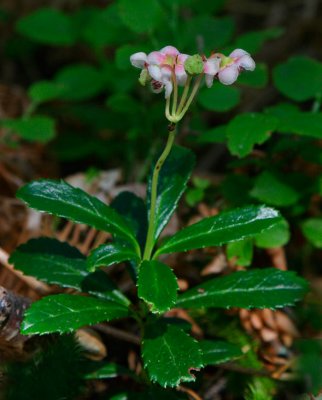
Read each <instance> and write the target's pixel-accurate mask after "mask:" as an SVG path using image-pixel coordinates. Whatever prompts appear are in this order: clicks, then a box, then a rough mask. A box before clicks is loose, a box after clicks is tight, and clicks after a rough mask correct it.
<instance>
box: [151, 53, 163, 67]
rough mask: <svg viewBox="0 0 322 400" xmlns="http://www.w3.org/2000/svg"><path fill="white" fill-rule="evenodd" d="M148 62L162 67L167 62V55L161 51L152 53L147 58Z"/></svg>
mask: <svg viewBox="0 0 322 400" xmlns="http://www.w3.org/2000/svg"><path fill="white" fill-rule="evenodd" d="M147 61H148V63H149V64H157V65H160V64H162V63H164V61H165V55H164V54H162V53H161V52H160V51H152V52H151V53H149V54H148V56H147Z"/></svg>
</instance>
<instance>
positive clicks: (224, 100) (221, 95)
mask: <svg viewBox="0 0 322 400" xmlns="http://www.w3.org/2000/svg"><path fill="white" fill-rule="evenodd" d="M239 100H240V91H239V90H238V88H236V87H234V86H225V85H222V84H221V83H218V82H214V85H213V86H212V87H211V88H210V89H208V88H204V89H202V90H200V94H199V96H198V101H199V103H200V104H201V105H202V106H203V107H204V108H205V109H206V110H210V111H218V112H225V111H229V110H231V109H232V108H234V107H236V106H237V104H238V103H239Z"/></svg>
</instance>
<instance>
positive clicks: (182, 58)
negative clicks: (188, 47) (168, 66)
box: [177, 53, 189, 65]
mask: <svg viewBox="0 0 322 400" xmlns="http://www.w3.org/2000/svg"><path fill="white" fill-rule="evenodd" d="M188 57H189V55H188V54H183V53H180V54H179V55H178V57H177V64H182V65H183V64H184V63H185V62H186V60H187V58H188Z"/></svg>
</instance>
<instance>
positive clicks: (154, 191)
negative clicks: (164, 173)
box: [143, 124, 176, 260]
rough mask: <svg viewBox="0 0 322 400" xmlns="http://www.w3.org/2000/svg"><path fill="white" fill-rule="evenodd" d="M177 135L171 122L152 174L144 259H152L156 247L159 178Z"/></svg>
mask: <svg viewBox="0 0 322 400" xmlns="http://www.w3.org/2000/svg"><path fill="white" fill-rule="evenodd" d="M175 135H176V126H175V125H174V124H171V125H170V126H169V136H168V140H167V143H166V146H165V148H164V150H163V152H162V154H161V155H160V157H159V159H158V161H157V163H156V165H155V167H154V170H153V175H152V183H151V203H150V211H149V226H148V233H147V238H146V243H145V248H144V253H143V260H150V259H151V254H152V251H153V247H154V235H155V214H156V201H157V195H158V180H159V174H160V171H161V168H162V166H163V164H164V162H165V160H166V159H167V157H168V155H169V154H170V151H171V148H172V146H173V143H174V139H175Z"/></svg>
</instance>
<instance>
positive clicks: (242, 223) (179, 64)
mask: <svg viewBox="0 0 322 400" xmlns="http://www.w3.org/2000/svg"><path fill="white" fill-rule="evenodd" d="M130 60H131V63H132V65H133V66H135V67H137V68H140V69H141V74H140V78H139V80H140V83H141V84H143V85H146V84H147V83H149V84H150V85H151V89H152V91H154V92H156V93H160V92H162V91H164V92H165V99H166V100H165V102H166V105H165V116H166V118H167V120H168V121H169V122H170V125H169V127H168V140H167V143H166V146H165V148H164V150H163V151H162V152H161V154H160V156H159V157H158V159H157V160H156V162H155V165H154V168H153V171H152V174H151V176H150V178H149V181H148V185H147V195H146V199H145V201H143V200H142V199H140V198H138V197H137V196H136V195H134V194H133V193H121V194H120V195H119V196H118V197H117V198H116V199H115V200H114V201H113V203H112V204H110V205H106V204H105V203H103V202H102V201H101V200H99V199H98V198H96V197H93V196H90V195H89V194H87V193H85V192H84V191H82V190H80V189H77V188H75V187H73V186H71V185H69V184H67V183H66V182H64V181H54V180H39V181H34V182H31V183H29V184H27V185H25V186H23V187H22V188H21V189H20V190H19V191H18V197H19V198H20V199H22V200H23V201H25V202H26V203H27V204H28V205H29V206H30V207H31V208H34V209H36V210H39V211H42V212H47V213H50V214H53V215H56V216H59V217H63V218H67V219H69V220H71V221H74V222H76V223H81V224H87V225H89V226H91V227H93V228H95V229H98V230H102V231H104V232H109V233H111V234H112V237H113V239H111V240H109V241H108V242H106V243H105V244H103V245H101V246H99V247H97V248H95V249H93V250H92V252H91V253H90V254H89V256H88V257H86V256H85V255H83V254H81V253H80V252H79V251H78V250H77V249H75V248H73V247H71V246H70V245H68V244H67V243H62V242H59V241H57V240H55V239H48V238H40V239H32V240H30V241H29V242H28V243H26V244H23V245H21V246H20V247H18V248H17V250H16V251H15V252H14V253H13V254H12V256H11V262H12V263H13V264H14V265H15V267H16V268H18V269H20V270H22V271H23V272H24V273H25V274H31V273H32V274H34V275H35V276H36V277H37V278H39V279H41V280H44V281H45V282H47V283H50V284H59V285H61V286H62V287H66V288H73V289H75V290H76V291H77V294H67V293H62V294H56V295H50V296H46V297H44V298H43V299H41V300H40V301H37V302H35V303H33V304H32V305H31V306H30V307H29V308H28V310H27V312H26V314H25V317H24V321H23V325H22V333H23V334H24V335H37V334H38V335H42V334H49V333H60V334H63V333H68V332H73V331H75V330H76V329H77V328H79V327H81V326H84V325H91V324H96V323H98V322H102V321H112V320H115V319H125V318H127V319H131V320H132V323H133V331H134V332H136V333H137V335H138V341H139V343H140V345H141V356H142V360H143V368H142V370H141V371H139V372H138V374H137V376H134V377H133V374H131V373H129V372H125V373H128V375H129V376H130V377H132V378H133V379H136V380H137V381H138V382H139V383H140V384H141V385H142V386H144V385H147V387H148V388H149V389H148V390H149V393H150V394H149V396H150V397H148V398H155V397H153V396H155V393H156V392H155V390H157V389H155V388H154V387H153V385H152V386H151V383H155V384H157V385H156V388H158V387H159V386H161V387H163V388H166V387H171V388H179V390H182V391H185V390H186V392H187V393H189V391H188V389H184V387H183V386H182V385H181V384H182V383H183V382H191V381H194V380H195V379H196V377H195V375H194V374H193V373H192V371H199V370H200V369H201V368H203V367H205V366H207V365H216V364H218V363H222V362H226V361H228V360H231V359H234V358H238V357H242V356H243V349H240V348H238V347H236V345H233V344H231V343H228V342H222V341H216V340H200V338H199V340H196V338H195V337H194V336H193V335H192V334H191V333H190V328H191V326H190V325H189V324H188V327H187V326H186V325H185V321H184V320H182V319H179V318H173V317H171V315H172V314H171V313H170V312H171V311H172V312H173V310H174V309H183V310H188V312H189V310H190V309H207V308H213V307H216V308H224V309H227V308H232V307H239V308H271V309H276V308H279V307H284V306H286V305H292V304H294V303H295V302H296V301H298V300H300V299H301V297H302V296H303V295H304V293H305V292H306V289H307V287H306V282H305V281H304V280H303V279H301V278H299V277H297V276H296V275H295V274H294V273H292V272H288V271H281V270H278V269H274V268H267V269H252V270H249V271H239V272H234V273H232V274H230V275H227V276H223V277H219V278H215V279H209V280H207V281H204V282H202V283H200V284H199V285H197V286H196V287H193V288H190V289H189V290H187V291H185V292H183V293H179V294H178V289H179V287H178V280H177V276H176V274H175V272H174V271H173V270H172V269H171V267H170V266H169V265H168V257H167V255H169V254H172V253H178V252H186V251H190V250H195V249H201V248H204V247H211V246H221V245H224V244H228V243H234V242H236V241H239V240H242V239H247V238H251V237H254V236H256V235H258V234H259V233H261V232H263V231H266V230H267V229H269V228H271V227H273V226H275V225H276V224H277V223H279V222H280V221H281V216H280V214H279V212H278V211H276V210H275V209H273V208H270V207H266V206H264V205H249V206H244V207H242V208H239V209H232V210H229V211H225V212H222V213H220V214H219V215H216V216H210V217H207V218H204V219H202V220H200V221H199V222H197V223H194V224H192V225H190V226H187V227H185V228H183V229H181V230H179V231H178V232H176V233H174V234H173V235H172V236H170V237H167V238H163V239H161V240H160V235H161V233H162V231H163V230H164V228H165V227H166V225H167V224H168V222H169V220H170V218H171V216H172V215H173V213H174V212H175V210H176V208H177V205H178V202H179V200H180V198H181V196H182V194H183V193H184V192H185V190H186V186H187V182H188V180H189V177H190V175H191V172H192V168H193V164H194V155H193V153H192V152H191V151H190V150H189V149H187V148H183V147H180V146H176V145H174V142H175V135H176V126H177V123H178V122H179V121H180V120H181V119H182V118H183V117H184V115H185V114H186V113H187V111H188V109H189V107H190V106H191V104H192V102H193V100H194V98H195V97H196V95H197V92H198V89H199V87H200V85H201V84H202V81H203V78H205V82H206V85H207V86H208V87H210V86H211V85H212V84H213V80H214V79H215V78H217V79H218V80H219V82H221V83H222V84H224V85H230V84H232V83H234V82H235V81H236V80H237V78H238V75H239V73H240V72H241V71H242V70H243V69H247V70H253V69H254V68H255V63H254V61H253V59H252V58H251V56H250V55H249V54H248V53H247V52H246V51H244V50H241V49H237V50H234V51H233V52H232V53H231V54H230V55H229V56H228V57H226V56H224V55H223V54H219V53H213V54H211V55H210V56H209V57H205V56H203V55H202V56H201V55H198V54H197V55H193V56H188V55H187V54H181V53H180V52H179V51H178V50H177V49H176V48H175V47H173V46H166V47H164V48H162V49H161V50H160V51H153V52H151V53H149V54H145V53H143V52H139V53H135V54H133V55H132V56H131V58H130ZM46 262H48V268H43V267H39V268H35V265H46ZM49 263H50V265H49ZM119 263H126V265H127V268H128V270H129V271H130V275H131V278H132V280H133V282H134V283H135V287H136V291H133V292H132V293H130V294H129V295H128V296H126V295H125V294H124V293H122V292H121V290H120V289H119V288H118V287H117V286H116V285H115V284H114V283H113V282H111V281H110V279H109V278H108V275H107V274H106V273H105V272H104V271H106V268H107V267H109V266H111V265H114V264H119ZM103 268H105V269H103ZM209 339H211V338H209ZM110 367H111V365H106V366H103V367H102V366H97V371H98V372H97V374H96V375H95V376H96V377H99V376H104V373H105V374H106V371H107V370H109V368H110ZM100 368H101V369H100ZM104 368H105V369H104ZM123 373H124V370H123ZM100 374H101V375H100ZM151 393H154V394H151ZM174 398H175V397H174Z"/></svg>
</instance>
